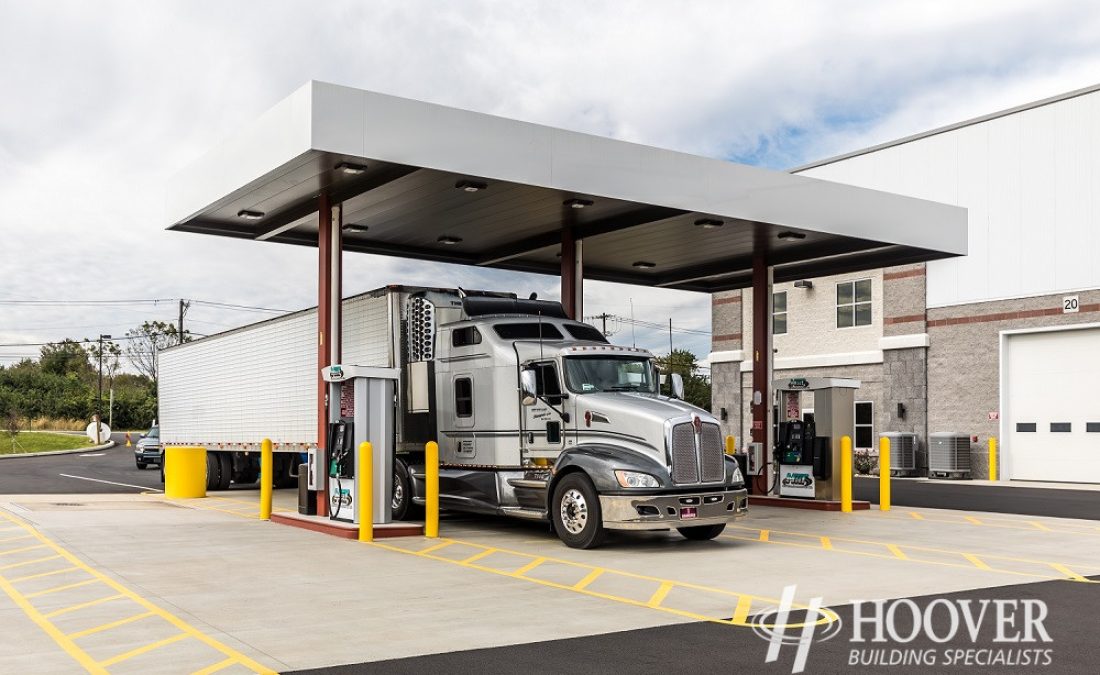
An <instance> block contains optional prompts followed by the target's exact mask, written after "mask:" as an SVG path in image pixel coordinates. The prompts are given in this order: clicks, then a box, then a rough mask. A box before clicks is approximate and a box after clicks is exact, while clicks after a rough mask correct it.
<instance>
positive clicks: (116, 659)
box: [99, 633, 190, 667]
mask: <svg viewBox="0 0 1100 675" xmlns="http://www.w3.org/2000/svg"><path fill="white" fill-rule="evenodd" d="M188 637H190V636H189V635H188V634H187V633H176V634H175V635H173V636H172V637H167V638H164V639H163V640H157V641H156V642H151V643H149V644H147V645H142V646H140V647H138V648H137V649H131V650H130V651H128V652H124V653H122V654H119V655H118V656H112V657H111V658H109V659H105V660H103V661H100V662H99V665H101V666H103V667H106V666H113V665H115V664H116V663H121V662H123V661H125V660H127V659H132V658H134V657H135V656H141V655H142V654H144V653H146V652H151V651H153V650H154V649H160V648H161V647H165V646H167V645H170V644H172V643H173V642H179V641H180V640H184V639H187V638H188Z"/></svg>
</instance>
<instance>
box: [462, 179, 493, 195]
mask: <svg viewBox="0 0 1100 675" xmlns="http://www.w3.org/2000/svg"><path fill="white" fill-rule="evenodd" d="M455 187H456V188H458V189H459V190H462V191H463V192H477V191H478V190H484V189H485V188H487V187H489V186H488V185H486V184H485V183H481V182H479V181H476V180H460V181H458V182H457V183H455Z"/></svg>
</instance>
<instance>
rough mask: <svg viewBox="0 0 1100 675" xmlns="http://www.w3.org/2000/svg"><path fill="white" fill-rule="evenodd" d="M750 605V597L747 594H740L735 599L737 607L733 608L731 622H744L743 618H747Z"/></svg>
mask: <svg viewBox="0 0 1100 675" xmlns="http://www.w3.org/2000/svg"><path fill="white" fill-rule="evenodd" d="M750 607H752V599H750V598H749V597H748V596H747V595H742V596H741V597H740V598H738V599H737V607H736V608H734V610H733V622H734V623H736V624H744V623H745V620H746V619H748V618H749V608H750Z"/></svg>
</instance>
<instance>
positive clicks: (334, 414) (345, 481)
mask: <svg viewBox="0 0 1100 675" xmlns="http://www.w3.org/2000/svg"><path fill="white" fill-rule="evenodd" d="M399 375H400V371H399V370H398V369H397V368H374V367H369V366H352V365H337V366H329V367H328V368H325V369H324V370H322V371H321V376H322V377H323V378H324V380H325V381H326V382H328V383H329V425H328V435H327V437H326V440H327V443H326V452H327V458H326V470H327V472H328V476H329V479H328V498H329V517H330V518H331V519H333V520H340V521H344V522H348V523H358V522H359V503H360V495H361V494H364V493H365V491H364V490H363V485H362V482H361V480H362V478H363V477H362V476H358V475H357V474H358V471H359V447H360V444H362V443H363V442H364V441H370V444H371V450H372V452H373V460H374V461H373V465H374V475H373V476H372V477H371V480H372V483H371V490H370V492H371V494H372V495H373V500H374V502H373V506H374V508H373V512H374V522H375V524H384V523H389V522H390V521H391V514H390V507H391V505H392V500H393V453H394V447H395V426H394V420H395V418H396V406H397V398H396V391H397V380H398V377H399Z"/></svg>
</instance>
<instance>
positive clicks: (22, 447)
mask: <svg viewBox="0 0 1100 675" xmlns="http://www.w3.org/2000/svg"><path fill="white" fill-rule="evenodd" d="M15 442H16V446H15V448H14V449H13V448H12V442H11V436H10V435H9V434H8V433H7V432H0V455H12V454H21V453H27V452H49V451H50V450H74V449H76V448H87V447H91V446H92V441H91V440H89V439H88V437H87V436H83V435H82V436H74V435H70V434H51V433H45V432H34V433H29V432H23V433H21V434H19V435H18V436H16V437H15Z"/></svg>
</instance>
